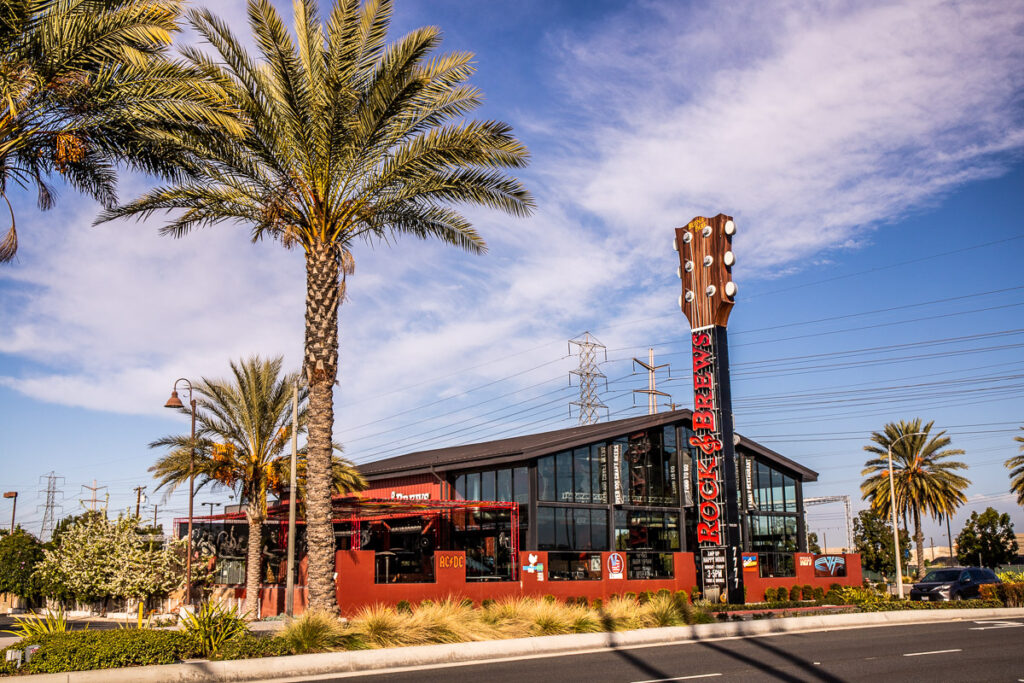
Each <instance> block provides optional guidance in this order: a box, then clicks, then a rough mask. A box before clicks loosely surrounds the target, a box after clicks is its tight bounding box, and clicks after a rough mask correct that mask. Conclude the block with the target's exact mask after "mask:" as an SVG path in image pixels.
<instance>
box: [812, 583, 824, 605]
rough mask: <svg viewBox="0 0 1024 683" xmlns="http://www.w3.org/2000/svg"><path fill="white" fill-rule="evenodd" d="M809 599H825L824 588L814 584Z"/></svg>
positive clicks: (819, 600)
mask: <svg viewBox="0 0 1024 683" xmlns="http://www.w3.org/2000/svg"><path fill="white" fill-rule="evenodd" d="M811 599H812V600H814V601H815V602H821V601H822V600H824V599H825V589H824V588H822V587H821V586H815V587H814V590H813V591H811Z"/></svg>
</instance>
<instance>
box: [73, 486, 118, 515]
mask: <svg viewBox="0 0 1024 683" xmlns="http://www.w3.org/2000/svg"><path fill="white" fill-rule="evenodd" d="M82 488H83V489H89V490H90V491H92V498H79V500H78V502H79V503H81V504H82V507H85V506H86V503H88V504H89V505H91V506H92V507H90V508H89V509H90V510H91V511H92V512H96V503H98V502H100V499H99V498H97V497H96V493H97V492H98V491H99V490H100V489H105V488H107V487H106V486H97V485H96V480H95V479H93V480H92V486H89V485H88V484H82ZM107 500H110V495H109V494H108V495H107ZM106 511H107V506H106V505H104V506H103V512H104V514H105V513H106Z"/></svg>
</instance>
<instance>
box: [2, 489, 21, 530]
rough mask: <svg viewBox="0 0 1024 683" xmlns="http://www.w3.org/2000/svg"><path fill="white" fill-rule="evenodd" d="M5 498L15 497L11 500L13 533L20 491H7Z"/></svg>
mask: <svg viewBox="0 0 1024 683" xmlns="http://www.w3.org/2000/svg"><path fill="white" fill-rule="evenodd" d="M4 498H13V499H14V500H13V501H11V533H12V534H13V533H14V513H15V512H16V511H17V510H18V492H17V491H7V492H5V493H4Z"/></svg>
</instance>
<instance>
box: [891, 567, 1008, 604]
mask: <svg viewBox="0 0 1024 683" xmlns="http://www.w3.org/2000/svg"><path fill="white" fill-rule="evenodd" d="M999 582H1000V581H999V577H998V576H996V575H995V572H993V571H992V570H991V569H985V568H984V567H945V568H942V569H932V570H931V571H929V572H928V573H927V574H925V575H924V579H922V580H921V581H919V582H918V583H915V584H914V586H913V587H912V588H911V589H910V599H911V600H972V599H975V598H979V597H981V587H982V586H983V585H984V584H986V583H999Z"/></svg>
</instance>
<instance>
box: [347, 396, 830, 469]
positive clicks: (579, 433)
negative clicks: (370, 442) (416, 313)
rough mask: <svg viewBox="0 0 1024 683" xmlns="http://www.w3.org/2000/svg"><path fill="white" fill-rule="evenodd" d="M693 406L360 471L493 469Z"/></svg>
mask: <svg viewBox="0 0 1024 683" xmlns="http://www.w3.org/2000/svg"><path fill="white" fill-rule="evenodd" d="M692 414H693V413H692V411H690V410H674V411H669V412H665V413H657V414H655V415H642V416H640V417H631V418H627V419H625V420H615V421H614V422H599V423H597V424H592V425H583V426H580V427H570V428H568V429H559V430H556V431H553V432H542V433H540V434H527V435H525V436H514V437H511V438H508V439H498V440H497V441H485V442H483V443H475V444H467V445H465V446H452V447H450V448H438V449H434V450H429V451H419V452H417V453H409V454H406V455H399V456H395V457H393V458H385V459H383V460H377V461H375V462H369V463H364V464H362V465H359V471H360V472H361V473H362V474H363V476H364V477H366V478H367V479H369V480H371V481H372V480H376V479H386V478H391V477H397V476H407V475H413V474H425V473H430V472H435V473H441V472H446V471H449V470H455V469H459V470H462V469H467V468H469V467H490V466H496V465H502V464H508V463H513V462H519V461H523V460H529V459H531V458H536V457H538V456H541V455H547V454H548V453H554V452H556V451H562V450H565V449H567V448H574V447H576V446H582V445H584V444H588V443H593V442H595V441H604V440H607V439H612V438H615V437H619V436H625V435H627V434H629V433H631V432H635V431H639V430H641V429H649V428H651V427H660V426H662V425H667V424H672V423H674V422H680V421H682V422H687V423H689V422H690V418H691V416H692ZM738 449H739V451H740V452H743V451H747V452H749V453H753V454H757V455H760V456H761V457H762V458H763V459H766V460H768V461H771V462H774V463H776V464H778V465H780V466H782V467H783V468H785V469H788V470H790V471H792V472H793V473H794V474H796V475H797V476H799V477H800V478H801V480H802V481H805V482H806V481H817V480H818V473H817V472H815V471H814V470H811V469H808V468H806V467H804V466H803V465H800V464H797V463H795V462H793V461H792V460H790V459H789V458H786V457H784V456H782V455H779V454H778V453H776V452H775V451H773V450H771V449H769V448H766V447H765V446H762V445H761V444H759V443H757V442H755V441H751V440H750V439H747V438H746V437H743V436H741V437H740V442H739V448H738Z"/></svg>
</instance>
